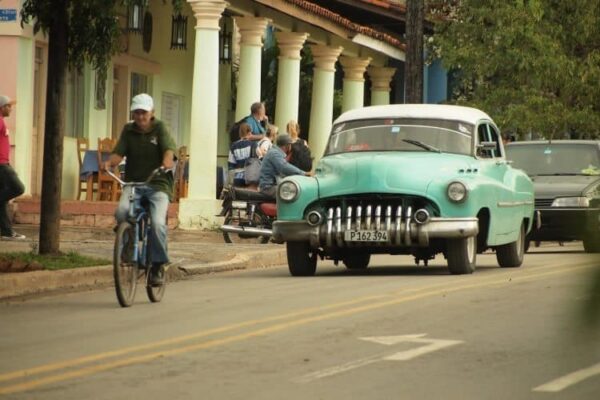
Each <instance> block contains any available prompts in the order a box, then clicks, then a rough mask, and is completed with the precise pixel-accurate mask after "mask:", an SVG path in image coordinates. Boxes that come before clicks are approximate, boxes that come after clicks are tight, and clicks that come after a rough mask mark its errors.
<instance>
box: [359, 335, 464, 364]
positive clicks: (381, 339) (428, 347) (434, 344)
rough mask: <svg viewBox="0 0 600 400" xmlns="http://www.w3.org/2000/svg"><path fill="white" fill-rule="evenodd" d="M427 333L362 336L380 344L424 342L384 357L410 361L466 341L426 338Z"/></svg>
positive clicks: (391, 359) (392, 359)
mask: <svg viewBox="0 0 600 400" xmlns="http://www.w3.org/2000/svg"><path fill="white" fill-rule="evenodd" d="M423 336H426V334H425V333H420V334H416V335H401V336H378V337H364V338H360V339H362V340H366V341H369V342H375V343H379V344H385V345H387V346H391V345H394V344H398V343H419V344H420V343H423V344H425V345H424V346H421V347H417V348H416V349H410V350H406V351H401V352H399V353H395V354H392V355H391V356H387V357H385V358H384V359H385V360H390V361H408V360H412V359H413V358H417V357H419V356H422V355H423V354H427V353H431V352H433V351H437V350H441V349H443V348H446V347H450V346H454V345H456V344H460V343H464V342H463V341H462V340H446V339H424V338H423Z"/></svg>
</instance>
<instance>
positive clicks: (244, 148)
mask: <svg viewBox="0 0 600 400" xmlns="http://www.w3.org/2000/svg"><path fill="white" fill-rule="evenodd" d="M251 136H252V130H251V129H250V125H248V124H246V123H242V124H241V125H240V140H238V141H236V142H233V143H232V144H231V147H230V148H229V158H228V160H227V164H228V166H229V169H230V170H232V169H243V168H244V165H245V163H246V160H247V159H249V158H250V157H252V156H253V154H255V151H256V141H253V140H250V137H251ZM233 185H234V186H245V185H246V180H245V177H244V171H239V172H236V173H235V176H234V178H233Z"/></svg>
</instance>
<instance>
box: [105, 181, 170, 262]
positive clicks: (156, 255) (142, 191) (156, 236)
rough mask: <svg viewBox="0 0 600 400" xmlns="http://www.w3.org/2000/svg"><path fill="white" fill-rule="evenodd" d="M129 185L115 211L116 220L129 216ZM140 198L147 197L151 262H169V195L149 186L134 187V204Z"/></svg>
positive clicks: (138, 201)
mask: <svg viewBox="0 0 600 400" xmlns="http://www.w3.org/2000/svg"><path fill="white" fill-rule="evenodd" d="M130 193H131V186H127V187H125V189H124V190H123V193H122V194H121V199H120V200H119V205H118V206H117V211H116V212H115V218H116V219H117V222H119V223H121V222H123V221H127V217H128V216H129V194H130ZM142 199H147V200H148V203H149V206H150V220H151V221H152V229H150V235H149V236H148V251H149V252H150V253H149V254H150V260H151V262H153V263H161V264H164V263H167V262H169V254H168V252H167V211H168V209H169V196H167V194H166V193H165V192H160V191H157V190H154V189H152V188H151V187H149V186H142V187H136V188H135V199H134V201H135V205H136V208H137V206H139V204H140V201H141V200H142Z"/></svg>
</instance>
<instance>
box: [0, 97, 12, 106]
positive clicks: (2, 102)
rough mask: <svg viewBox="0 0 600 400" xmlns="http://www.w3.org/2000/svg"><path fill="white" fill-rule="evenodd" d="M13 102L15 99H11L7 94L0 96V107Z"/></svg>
mask: <svg viewBox="0 0 600 400" xmlns="http://www.w3.org/2000/svg"><path fill="white" fill-rule="evenodd" d="M15 103H16V101H15V100H12V99H11V98H10V97H8V96H0V107H4V106H5V105H7V104H10V105H13V104H15Z"/></svg>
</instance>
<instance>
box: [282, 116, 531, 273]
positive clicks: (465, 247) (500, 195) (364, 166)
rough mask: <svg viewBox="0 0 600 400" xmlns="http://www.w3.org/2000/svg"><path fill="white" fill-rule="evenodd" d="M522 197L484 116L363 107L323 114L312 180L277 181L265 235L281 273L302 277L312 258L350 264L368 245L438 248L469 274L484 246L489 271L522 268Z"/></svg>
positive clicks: (364, 259)
mask: <svg viewBox="0 0 600 400" xmlns="http://www.w3.org/2000/svg"><path fill="white" fill-rule="evenodd" d="M533 202H534V194H533V184H532V182H531V180H530V179H529V177H528V176H527V174H525V173H524V172H523V171H521V170H519V169H514V168H512V167H511V166H510V165H509V163H508V162H507V161H506V159H505V158H504V148H503V145H502V141H501V139H500V134H499V130H498V128H497V127H496V125H495V124H494V122H493V121H492V119H491V118H490V117H489V116H488V115H487V114H485V113H484V112H482V111H479V110H477V109H474V108H467V107H459V106H449V105H389V106H376V107H366V108H362V109H358V110H353V111H348V112H346V113H344V114H343V115H341V116H340V117H339V118H338V119H337V120H336V121H335V122H334V124H333V128H332V131H331V134H330V137H329V142H328V145H327V148H326V150H325V154H324V155H323V157H322V158H321V160H320V161H319V163H318V165H317V166H316V169H315V177H314V178H313V177H304V176H291V177H288V178H285V179H284V180H282V181H281V183H280V185H279V188H278V192H277V215H278V217H277V218H278V220H277V221H276V222H275V223H274V226H273V236H274V238H275V240H279V241H285V242H286V246H287V260H288V266H289V270H290V273H291V274H292V275H293V276H309V275H314V273H315V271H316V266H317V258H319V257H320V258H321V259H324V258H327V259H332V260H334V261H335V262H336V263H337V262H338V261H342V262H343V263H344V265H345V266H346V267H347V268H351V269H360V268H366V267H367V266H368V264H369V261H370V258H371V254H380V253H383V254H410V255H413V256H414V257H415V261H416V262H417V263H419V262H420V261H423V262H424V263H425V264H427V261H428V260H431V259H433V258H434V257H435V256H436V255H437V254H440V253H442V254H443V255H444V256H445V257H446V259H447V264H448V269H449V270H450V272H451V273H453V274H470V273H472V272H473V271H474V270H475V266H476V256H477V253H481V252H483V251H485V250H487V249H492V250H495V252H496V257H497V261H498V264H499V265H500V266H501V267H519V266H520V265H521V264H522V262H523V255H524V242H525V236H526V234H527V233H528V232H529V231H530V229H531V226H532V223H533V212H534V204H533Z"/></svg>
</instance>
